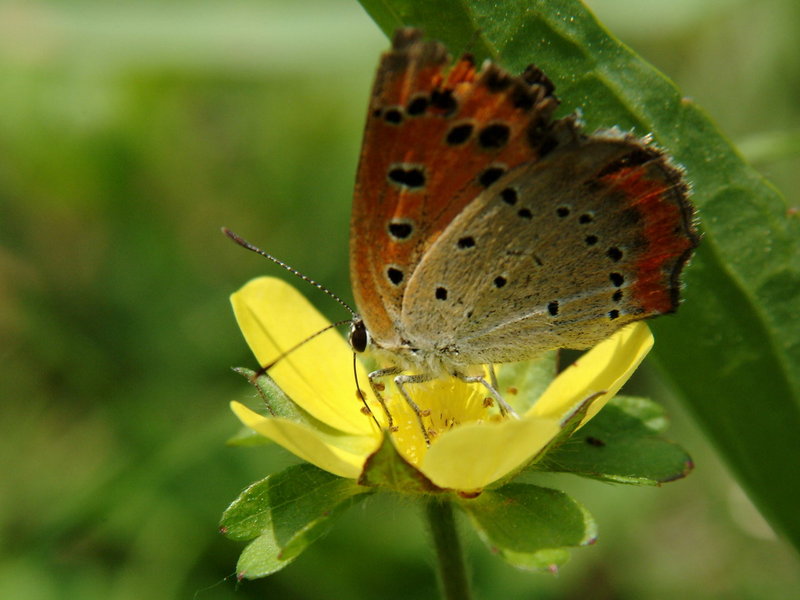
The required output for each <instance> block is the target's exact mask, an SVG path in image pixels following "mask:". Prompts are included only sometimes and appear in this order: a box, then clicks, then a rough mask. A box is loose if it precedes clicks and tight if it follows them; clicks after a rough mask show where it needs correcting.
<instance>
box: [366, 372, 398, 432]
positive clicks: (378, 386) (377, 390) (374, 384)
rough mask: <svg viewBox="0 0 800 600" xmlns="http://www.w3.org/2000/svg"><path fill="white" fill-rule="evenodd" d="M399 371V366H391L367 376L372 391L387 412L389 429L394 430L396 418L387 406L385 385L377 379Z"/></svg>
mask: <svg viewBox="0 0 800 600" xmlns="http://www.w3.org/2000/svg"><path fill="white" fill-rule="evenodd" d="M399 373H401V370H400V368H399V367H391V368H389V369H378V370H377V371H373V372H372V373H370V374H369V375H368V376H367V378H368V379H369V387H371V388H372V393H373V394H375V397H376V398H377V399H378V402H380V403H381V408H382V409H383V412H384V413H386V423H387V425H388V427H389V429H390V430H392V431H394V419H392V413H390V412H389V408H388V407H387V406H386V401H385V400H384V399H383V396H382V395H381V392H382V391H383V390H384V385H383V384H382V383H379V382H378V381H376V380H378V379H380V378H381V377H388V376H389V375H398V374H399Z"/></svg>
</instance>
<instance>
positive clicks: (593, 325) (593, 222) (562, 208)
mask: <svg viewBox="0 0 800 600" xmlns="http://www.w3.org/2000/svg"><path fill="white" fill-rule="evenodd" d="M687 191H688V190H687V187H686V185H685V184H684V183H683V178H682V173H681V171H680V170H679V169H677V168H676V167H674V166H672V165H671V164H669V162H668V161H667V159H666V158H665V156H664V155H663V154H662V153H661V152H660V151H658V150H657V149H655V148H653V147H652V146H648V145H646V144H645V143H643V142H642V141H639V140H637V139H635V138H633V137H631V136H624V135H621V134H619V133H612V132H608V133H606V134H600V135H594V136H590V137H588V138H584V139H581V140H575V141H574V142H572V143H569V144H565V145H563V146H562V147H559V148H558V149H556V150H554V151H553V152H552V153H551V154H549V155H547V157H545V158H543V159H542V160H541V161H540V162H537V163H535V164H526V165H523V166H520V167H518V168H517V169H515V170H512V171H511V172H509V173H508V174H507V175H505V176H504V177H503V178H501V179H500V180H499V181H497V182H496V183H495V184H493V185H492V186H490V187H489V188H488V189H487V190H486V191H484V192H483V193H482V194H480V195H479V196H478V197H477V198H476V199H475V200H474V201H473V202H472V203H471V204H470V205H469V206H467V207H465V209H464V210H463V211H462V213H461V214H460V215H459V216H457V217H456V218H455V219H454V220H453V221H452V223H450V225H449V226H448V227H447V228H446V229H445V231H444V232H443V233H442V235H441V236H440V237H439V238H438V239H437V241H436V242H435V244H433V245H432V246H431V247H430V248H429V250H428V252H427V253H426V254H425V255H424V257H423V258H422V261H421V263H420V265H419V267H418V269H417V270H416V271H415V273H414V274H413V276H412V278H411V280H410V281H409V283H408V287H407V290H406V297H405V301H404V304H403V310H402V316H401V324H402V327H403V329H404V330H405V332H406V333H407V335H408V337H409V339H410V340H412V341H413V343H414V345H418V346H420V347H423V348H430V349H434V350H435V351H438V352H442V353H443V354H445V355H449V356H451V358H452V359H453V360H454V361H455V362H457V363H461V364H475V363H494V362H508V361H515V360H522V359H524V358H527V357H532V356H535V355H537V354H539V353H541V352H542V351H545V350H548V349H553V348H586V347H590V346H592V345H594V344H595V343H597V342H599V341H600V340H602V339H603V338H605V337H607V336H608V335H610V334H611V333H613V332H614V331H615V330H617V329H618V328H620V327H621V326H622V325H624V324H626V323H628V322H630V321H634V320H638V319H643V318H647V317H652V316H655V315H658V314H662V313H666V312H670V311H672V310H674V309H675V308H676V306H677V302H678V292H679V285H680V284H679V274H680V271H681V269H682V268H683V266H684V264H685V263H686V261H687V260H688V258H689V256H690V254H691V251H692V249H693V248H694V247H695V245H696V243H697V234H696V232H695V229H694V225H693V222H692V221H693V209H692V207H691V205H690V203H689V202H688V200H687Z"/></svg>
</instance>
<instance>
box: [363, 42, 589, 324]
mask: <svg viewBox="0 0 800 600" xmlns="http://www.w3.org/2000/svg"><path fill="white" fill-rule="evenodd" d="M450 65H451V60H450V57H449V56H448V55H447V52H446V50H445V49H444V47H443V46H442V45H441V44H439V43H437V42H433V41H422V40H421V34H420V32H419V31H416V30H408V29H406V30H400V31H398V32H397V33H396V34H395V38H394V41H393V47H392V49H391V50H390V51H389V52H387V53H385V54H384V55H383V57H382V59H381V63H380V66H379V68H378V73H377V76H376V80H375V85H374V88H373V92H372V99H371V102H370V106H369V112H368V117H367V124H366V130H365V134H364V142H363V146H362V152H361V159H360V163H359V168H358V175H357V180H356V188H355V196H354V200H353V212H352V220H351V231H350V272H351V278H352V285H353V293H354V295H355V299H356V304H357V306H358V308H359V311H360V312H361V316H362V317H363V319H364V321H365V323H366V325H367V328H368V329H369V330H370V331H371V332H372V335H373V336H374V337H375V338H376V339H382V340H392V339H395V336H396V334H395V328H394V326H393V323H394V322H396V321H398V319H399V314H400V310H401V305H402V300H403V292H404V286H405V282H407V281H408V279H409V278H410V276H411V274H412V272H413V269H414V268H415V267H416V265H417V264H418V263H419V261H420V258H421V256H422V254H424V252H425V251H426V249H427V248H428V247H429V246H430V245H431V244H432V243H433V242H434V241H435V240H436V238H437V237H438V236H439V234H440V233H441V232H442V230H443V229H444V228H445V227H446V226H447V225H448V223H449V222H450V221H451V220H452V219H453V218H454V217H455V216H456V215H457V214H458V213H459V212H460V211H461V210H462V209H463V208H464V206H465V205H466V204H467V203H469V202H470V201H471V200H472V199H473V198H475V197H476V196H477V195H478V194H479V193H480V192H481V191H482V190H483V189H485V188H486V187H487V185H489V184H490V183H491V182H492V181H494V180H495V179H497V178H498V177H499V175H500V174H502V173H504V172H505V171H507V170H509V169H511V168H513V167H515V166H517V165H520V164H522V163H526V162H534V161H536V160H537V159H538V158H539V156H540V154H542V153H543V152H544V151H546V150H545V149H546V147H547V146H548V145H550V144H552V143H553V142H552V140H551V139H550V137H548V136H552V135H553V133H554V131H557V129H558V128H553V127H552V126H550V127H545V125H547V124H548V122H549V119H550V116H551V115H552V112H553V111H554V110H555V108H556V106H557V100H556V99H555V97H554V96H553V95H552V94H551V92H552V85H551V84H550V82H549V81H548V80H547V79H546V78H545V77H544V75H542V74H541V72H540V71H538V70H536V69H529V71H528V72H526V74H525V75H523V76H522V77H511V76H510V75H508V74H507V73H505V72H504V71H503V70H501V69H500V68H499V67H497V66H495V65H492V64H488V65H487V66H486V67H484V68H483V69H482V70H481V71H476V69H475V67H474V64H473V61H472V59H471V58H470V57H469V56H464V57H462V58H461V59H460V60H459V61H457V62H456V63H455V64H454V65H453V66H452V67H451V66H450ZM564 125H565V127H564V128H563V129H565V130H568V133H569V134H572V133H573V127H574V126H573V121H572V120H570V119H565V120H564ZM457 128H461V129H460V130H458V131H456V129H457ZM459 132H460V133H461V135H460V136H458V135H456V134H457V133H459ZM466 134H468V135H466ZM465 135H466V139H463V138H464V137H465ZM454 142H456V143H454ZM393 169H399V170H400V171H403V170H407V171H409V173H400V174H401V175H408V177H409V181H410V182H411V183H412V184H413V185H405V184H403V183H400V184H398V182H397V181H394V180H393V179H392V177H390V173H392V172H393ZM420 182H422V183H421V184H420ZM392 223H396V224H402V225H403V226H404V230H403V231H402V233H406V232H408V231H409V230H410V233H408V235H407V236H404V237H398V236H395V235H392V233H391V231H390V229H389V226H390V224H392ZM389 269H391V270H392V273H391V277H390V274H388V273H387V271H388V270H389Z"/></svg>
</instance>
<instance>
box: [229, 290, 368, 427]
mask: <svg viewBox="0 0 800 600" xmlns="http://www.w3.org/2000/svg"><path fill="white" fill-rule="evenodd" d="M231 304H232V305H233V311H234V313H235V315H236V321H237V322H238V323H239V328H240V329H241V330H242V334H243V335H244V338H245V340H247V344H248V345H249V346H250V349H251V350H252V351H253V353H254V354H255V355H256V358H257V359H258V362H259V364H261V365H267V364H269V363H271V362H272V361H273V360H275V359H276V358H278V357H279V356H280V355H281V354H282V353H283V352H286V351H287V350H290V349H291V350H292V352H291V353H290V354H288V355H286V356H284V357H283V358H281V359H280V360H279V361H278V363H277V364H275V366H273V367H272V368H271V369H270V370H269V374H270V377H272V379H273V380H274V381H275V383H277V384H278V386H279V387H280V388H281V389H282V390H283V391H284V392H285V393H286V394H287V395H288V396H289V397H290V398H291V399H292V400H293V401H294V402H296V403H297V404H298V405H299V406H301V407H302V408H304V409H305V410H307V411H308V412H309V413H310V414H311V415H313V416H314V417H316V418H317V419H319V420H320V421H322V422H324V423H326V424H328V425H330V426H332V427H335V428H336V429H339V430H341V431H344V432H346V433H355V434H371V435H374V434H375V429H376V427H375V424H374V422H373V420H372V418H371V417H369V416H367V415H364V414H363V413H362V412H361V408H362V407H363V404H362V403H361V401H360V400H359V399H358V397H357V393H356V384H355V380H354V378H353V351H352V350H351V349H350V346H349V345H348V344H347V343H346V342H345V341H344V340H343V339H342V337H341V336H340V335H339V333H338V332H337V331H336V330H334V329H330V330H328V331H326V332H324V333H322V334H320V335H318V336H316V337H314V339H312V340H309V341H308V342H306V343H305V344H302V345H301V346H300V347H299V348H296V349H293V348H294V346H295V345H296V344H298V343H300V342H302V341H303V340H305V339H307V338H308V337H310V336H311V335H313V334H315V333H317V332H319V331H320V330H322V329H324V328H325V327H328V326H329V325H330V323H329V322H328V320H327V319H326V318H325V317H323V316H322V315H321V314H320V313H319V312H318V311H317V310H316V309H315V308H314V307H313V306H312V305H311V304H310V303H309V302H308V300H306V299H305V297H303V296H302V295H301V294H300V293H299V292H298V291H297V290H296V289H294V288H293V287H292V286H291V285H289V284H288V283H286V282H284V281H283V280H281V279H277V278H274V277H259V278H258V279H253V280H252V281H250V282H248V283H247V284H246V285H245V286H244V287H242V288H241V289H240V290H239V291H238V292H236V293H235V294H233V295H232V296H231ZM356 368H357V369H358V377H359V381H363V382H366V380H367V375H366V372H365V371H364V369H363V367H362V366H361V364H360V363H357V365H356Z"/></svg>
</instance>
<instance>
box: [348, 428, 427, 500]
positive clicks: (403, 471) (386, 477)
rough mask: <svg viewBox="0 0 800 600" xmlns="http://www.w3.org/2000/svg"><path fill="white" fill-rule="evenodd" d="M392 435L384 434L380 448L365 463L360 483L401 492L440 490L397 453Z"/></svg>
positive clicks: (422, 492) (421, 492)
mask: <svg viewBox="0 0 800 600" xmlns="http://www.w3.org/2000/svg"><path fill="white" fill-rule="evenodd" d="M389 438H390V436H384V437H383V442H382V443H381V446H380V448H378V449H377V450H376V451H375V452H374V453H373V454H372V455H371V456H370V457H369V458H368V459H367V461H366V462H365V463H364V471H363V473H362V474H361V477H360V478H359V480H358V483H359V484H361V485H363V486H369V487H383V488H389V489H392V490H395V491H397V492H400V493H417V494H424V493H430V492H440V491H441V488H439V487H437V486H436V485H434V484H433V483H432V482H431V481H430V480H429V479H428V478H427V477H425V475H423V474H422V473H420V472H419V471H418V470H417V469H416V468H415V467H414V466H413V465H411V464H409V463H408V462H406V459H404V458H403V457H402V456H400V455H399V454H398V453H397V450H396V449H395V447H394V444H393V443H392V441H391V439H389Z"/></svg>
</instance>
